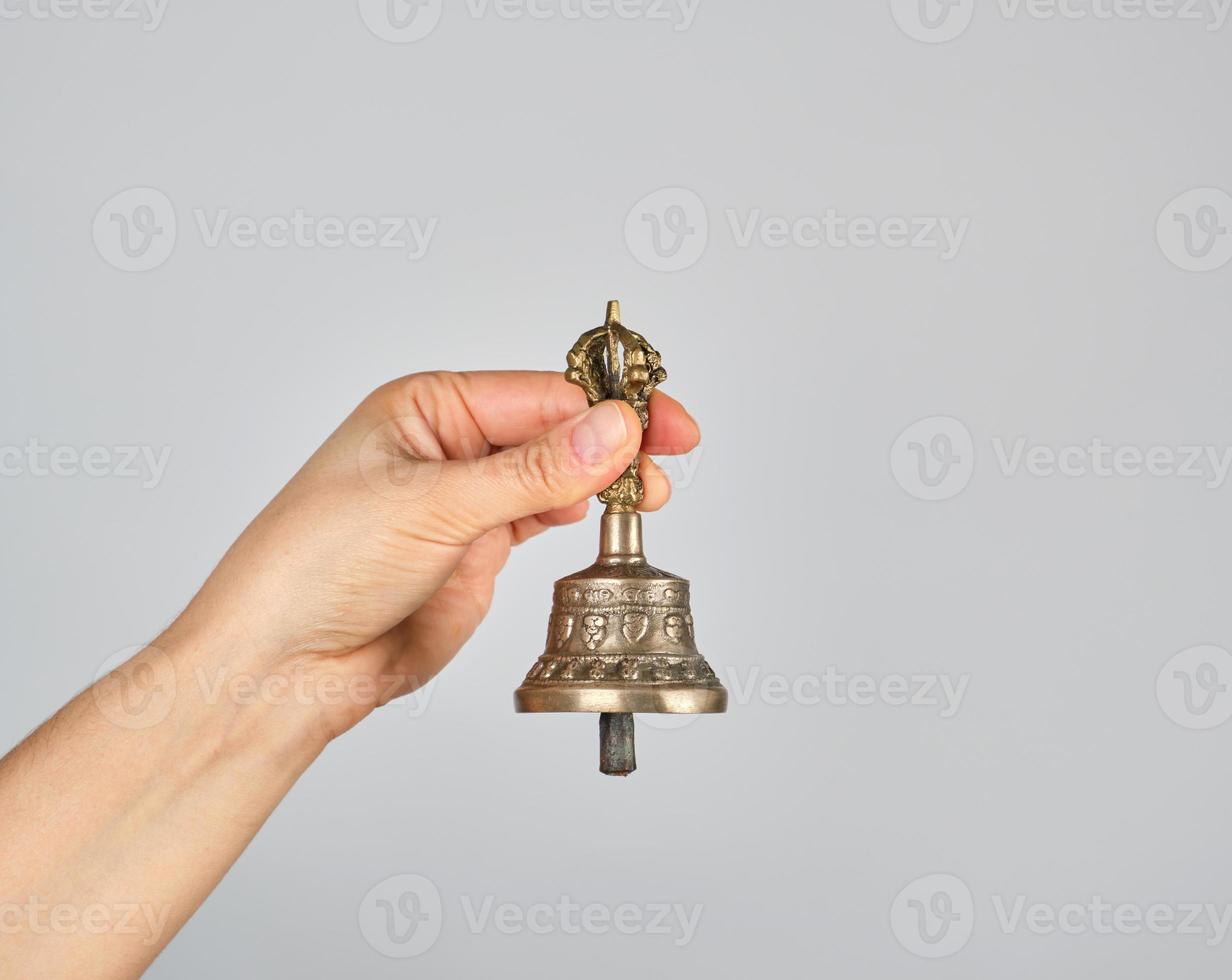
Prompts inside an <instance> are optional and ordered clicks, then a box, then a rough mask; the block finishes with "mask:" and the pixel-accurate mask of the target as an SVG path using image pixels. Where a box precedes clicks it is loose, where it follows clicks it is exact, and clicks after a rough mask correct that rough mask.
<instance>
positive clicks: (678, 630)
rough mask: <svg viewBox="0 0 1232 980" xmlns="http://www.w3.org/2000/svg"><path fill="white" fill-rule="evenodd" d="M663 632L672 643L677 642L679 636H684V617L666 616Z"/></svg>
mask: <svg viewBox="0 0 1232 980" xmlns="http://www.w3.org/2000/svg"><path fill="white" fill-rule="evenodd" d="M663 632H664V633H666V634H667V638H668V639H669V640H671V641H672V642H673V643H679V642H680V638H681V637H682V636H684V618H683V617H681V616H676V615H672V616H668V617H667V619H666V620H664V622H663Z"/></svg>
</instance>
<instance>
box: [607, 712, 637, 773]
mask: <svg viewBox="0 0 1232 980" xmlns="http://www.w3.org/2000/svg"><path fill="white" fill-rule="evenodd" d="M636 768H637V756H636V754H635V753H634V751H633V715H632V714H630V713H629V712H610V711H605V712H604V713H603V714H601V715H599V771H600V772H602V773H605V774H607V775H608V776H627V775H629V773H631V772H633V771H634V770H635V769H636Z"/></svg>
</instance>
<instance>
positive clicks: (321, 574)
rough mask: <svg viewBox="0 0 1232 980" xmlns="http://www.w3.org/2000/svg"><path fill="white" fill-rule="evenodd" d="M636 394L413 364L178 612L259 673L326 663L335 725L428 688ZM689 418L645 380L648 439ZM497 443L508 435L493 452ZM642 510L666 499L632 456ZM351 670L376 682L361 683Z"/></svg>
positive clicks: (353, 420)
mask: <svg viewBox="0 0 1232 980" xmlns="http://www.w3.org/2000/svg"><path fill="white" fill-rule="evenodd" d="M642 437H643V432H642V429H641V425H640V423H639V421H638V419H637V416H636V414H635V413H634V412H633V410H632V408H630V407H629V406H628V405H626V404H625V403H623V402H615V401H612V402H603V403H601V404H599V405H596V406H595V407H594V408H591V409H589V410H588V409H587V408H586V398H585V395H584V394H583V392H582V391H581V389H579V388H577V387H575V386H573V385H570V384H568V383H567V382H566V381H565V380H564V379H563V377H562V376H561V375H559V374H553V373H547V372H483V373H466V374H452V373H443V372H442V373H431V374H418V375H411V376H410V377H407V378H403V379H400V380H398V381H394V382H391V383H390V384H387V385H385V386H383V387H381V388H379V389H378V390H377V391H375V392H373V393H372V394H371V395H370V396H369V397H368V398H366V399H365V400H364V401H363V403H362V404H361V405H360V406H359V407H358V408H357V409H356V410H355V411H354V412H353V413H352V414H351V416H350V417H349V418H347V419H346V421H344V422H343V423H342V425H341V426H340V427H339V428H338V430H337V431H336V432H334V434H333V435H332V436H330V438H329V439H328V440H327V441H326V442H325V443H324V445H322V446H321V448H320V449H319V450H318V451H317V452H316V453H315V454H314V455H313V456H312V458H311V459H310V460H309V461H308V462H307V463H306V464H305V465H304V467H303V468H302V469H301V470H300V471H299V473H297V474H296V475H295V477H294V478H293V479H292V480H291V481H290V483H288V484H287V486H286V487H285V488H284V489H283V490H282V491H281V492H280V493H279V494H278V496H277V497H276V498H275V499H274V500H273V501H272V502H271V503H270V504H269V506H267V507H266V508H265V510H264V511H263V512H262V513H261V514H260V515H259V516H258V517H257V518H256V520H255V521H253V523H252V524H251V525H250V526H249V527H248V528H247V529H246V530H245V531H244V533H243V534H242V535H241V537H240V538H239V540H238V541H236V543H235V544H234V546H233V547H232V548H231V549H230V551H228V553H227V555H226V556H225V557H224V559H223V560H222V562H221V563H220V564H219V566H218V568H217V569H216V570H215V571H214V573H213V574H212V575H211V576H210V578H209V580H208V581H207V582H206V584H205V586H204V587H203V588H202V590H201V592H200V593H199V594H198V596H197V597H196V598H195V599H194V600H193V602H192V603H191V605H190V606H189V608H188V609H187V610H186V611H185V613H184V614H183V616H182V617H181V622H180V624H179V625H180V626H181V628H182V629H189V630H193V631H197V632H203V633H207V634H209V635H211V636H212V637H213V638H214V642H211V643H210V646H211V647H212V648H214V649H218V648H219V646H220V644H219V643H217V642H216V641H217V638H218V637H219V636H225V637H227V638H228V642H227V643H226V644H222V645H223V646H225V647H227V648H228V649H230V650H232V651H234V654H233V657H232V661H231V666H232V667H235V668H238V669H243V670H245V671H247V672H250V673H256V674H258V675H259V676H269V675H271V674H281V675H287V674H290V673H292V672H294V673H296V674H307V675H309V676H310V677H312V678H315V679H316V680H317V681H319V680H320V679H321V678H324V677H328V678H329V679H330V681H332V682H333V684H332V686H333V688H334V689H346V690H359V689H362V690H363V691H364V692H365V694H364V696H363V697H352V698H342V699H330V700H332V701H333V703H328V704H327V703H324V699H322V701H321V703H317V704H315V705H313V707H314V708H316V709H317V710H319V711H320V712H321V719H320V720H321V724H322V725H323V726H324V728H325V729H326V731H327V732H328V734H329V735H330V736H332V735H336V734H338V733H340V732H342V731H345V730H346V729H347V728H349V727H350V726H352V725H353V724H355V723H356V722H357V721H358V720H359V719H360V718H362V717H363V716H364V715H365V714H367V713H368V711H370V710H372V708H373V707H375V706H377V705H379V704H383V703H385V702H386V701H388V700H390V699H391V698H393V697H397V696H399V695H401V694H404V693H406V692H408V691H410V690H413V689H415V688H416V687H419V686H422V685H423V684H425V683H427V682H428V681H429V680H430V679H431V678H432V677H434V676H435V675H436V674H437V673H438V672H439V671H440V670H441V668H442V667H444V666H445V665H446V664H447V663H448V662H449V661H450V660H451V659H452V658H453V656H454V655H455V654H456V653H457V652H458V650H459V649H460V648H461V646H462V645H463V644H464V643H465V642H466V641H467V640H468V639H469V638H470V636H471V635H472V633H473V632H474V631H475V629H476V627H477V626H478V625H479V623H480V622H481V621H482V619H483V617H484V615H485V614H486V613H487V610H488V607H489V605H490V603H491V599H492V591H493V585H494V580H495V577H496V575H497V573H498V572H499V571H500V570H501V568H502V567H503V566H504V564H505V561H506V560H507V558H508V556H509V552H510V549H511V547H512V546H514V545H515V544H520V543H522V542H524V541H526V540H528V539H529V538H531V537H534V536H535V535H536V534H539V533H540V532H542V531H544V530H546V529H547V528H549V527H553V526H557V525H562V524H569V523H573V522H575V521H578V520H581V519H582V518H583V517H584V516H585V514H586V512H587V507H588V500H589V498H590V497H591V496H592V495H594V494H596V493H598V492H599V491H600V490H602V489H603V488H604V487H606V486H607V485H609V484H610V483H611V482H612V481H613V480H615V479H616V478H617V477H618V476H619V475H620V473H621V471H622V470H623V469H624V468H625V467H627V466H628V465H629V463H630V461H631V460H632V459H633V457H634V455H635V454H636V453H637V452H638V449H639V446H640V445H641V444H642ZM698 438H699V433H698V429H697V425H696V423H695V422H694V421H693V419H692V418H691V417H690V416H689V415H688V413H687V412H686V411H685V410H684V409H683V408H682V407H681V406H680V404H679V403H678V402H676V401H675V400H674V399H672V398H670V397H669V396H667V395H665V394H663V393H662V392H658V391H656V392H655V394H654V396H653V399H652V401H651V409H650V426H649V429H648V430H647V431H646V433H645V446H646V452H647V453H656V454H676V453H683V452H687V451H689V450H690V449H692V448H693V447H694V446H695V445H696V444H697V441H698ZM502 447H507V448H502ZM640 473H641V476H642V479H643V481H644V483H645V487H646V497H645V501H644V503H643V504H642V509H643V510H655V509H657V508H659V507H661V506H662V505H663V504H664V503H665V502H666V501H667V499H668V496H669V495H670V492H671V491H670V483H669V481H668V479H667V477H666V475H665V474H664V473H663V471H662V470H661V469H660V468H659V467H658V466H657V465H656V464H655V463H654V462H653V461H652V460H650V459H649V458H648V456H646V455H643V457H642V460H641V466H640ZM357 679H361V680H365V681H370V683H366V684H364V685H363V686H362V688H356V687H355V685H354V682H355V681H356V680H357Z"/></svg>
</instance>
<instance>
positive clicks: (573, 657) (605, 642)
mask: <svg viewBox="0 0 1232 980" xmlns="http://www.w3.org/2000/svg"><path fill="white" fill-rule="evenodd" d="M600 533H601V540H600V549H599V558H598V560H597V561H596V562H595V563H594V564H593V565H591V566H590V567H589V568H586V569H583V570H582V571H580V572H575V573H574V574H573V575H568V576H566V577H565V578H562V579H560V580H559V581H558V582H557V583H556V586H555V591H554V593H553V596H552V613H551V616H550V617H549V618H548V638H547V647H546V649H545V650H544V653H543V656H541V657H540V658H539V659H538V660H537V661H536V662H535V665H534V666H533V667H532V668H531V669H530V673H528V674H527V675H526V680H525V681H523V682H522V686H521V687H519V688H518V689H517V691H516V692H515V703H516V706H517V710H518V711H590V712H599V713H609V714H616V713H632V712H651V713H669V714H706V713H713V712H721V711H725V710H726V708H727V691H726V689H725V688H724V687H723V685H722V684H721V683H719V680H718V678H716V677H715V674H714V671H713V670H711V668H710V665H709V664H708V663H706V661H705V659H704V658H703V657H702V655H701V654H700V653H698V652H697V646H696V645H695V643H694V635H693V632H694V631H693V613H692V609H691V608H690V606H689V583H688V581H687V580H685V579H682V578H679V577H678V576H676V575H672V574H671V573H670V572H664V571H662V570H660V569H658V568H655V567H654V566H653V565H651V564H649V563H648V562H647V561H646V557H645V555H644V554H643V553H642V524H641V515H640V514H638V513H637V512H623V513H619V512H618V513H607V514H604V515H603V523H602V528H601V532H600Z"/></svg>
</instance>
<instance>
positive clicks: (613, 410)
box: [433, 401, 642, 541]
mask: <svg viewBox="0 0 1232 980" xmlns="http://www.w3.org/2000/svg"><path fill="white" fill-rule="evenodd" d="M641 442H642V426H641V422H640V420H639V419H638V417H637V413H636V412H634V411H633V409H632V407H631V406H629V405H628V404H627V403H626V402H622V401H605V402H600V403H599V404H598V405H595V406H594V407H593V408H590V409H587V410H586V411H585V412H582V413H581V414H580V415H576V416H574V417H573V418H571V419H569V420H568V421H567V422H562V423H561V424H560V425H558V426H557V427H556V428H554V429H552V430H550V431H548V432H545V433H544V434H543V435H541V436H539V437H538V438H537V439H533V440H532V441H530V442H528V443H526V444H525V445H521V446H515V447H514V448H512V449H505V450H503V451H501V452H499V453H495V454H493V455H491V456H486V457H484V458H483V459H478V460H469V461H461V460H459V461H456V462H451V463H446V464H445V465H444V469H443V472H442V473H441V479H440V481H439V482H438V483H437V487H436V489H437V491H438V492H439V494H440V497H439V498H438V499H439V504H440V505H439V507H436V508H433V510H434V511H435V512H436V513H437V514H439V515H441V520H442V521H443V523H444V524H445V525H446V526H444V527H441V528H439V529H438V530H439V531H440V532H442V533H443V534H445V535H446V536H449V537H455V538H458V537H460V538H461V539H462V540H464V541H473V540H475V539H476V538H478V537H479V536H480V535H482V534H484V533H485V532H487V531H490V530H492V529H493V528H495V527H499V526H500V525H502V524H508V523H509V522H511V521H515V520H518V519H519V518H522V517H529V516H531V515H532V514H542V513H543V512H544V511H549V510H555V509H556V508H558V507H568V506H569V505H570V504H575V503H577V502H578V501H579V500H585V499H586V498H587V497H589V496H591V495H593V494H596V493H598V492H599V491H600V490H602V489H604V488H605V487H607V486H609V485H610V484H611V483H612V482H613V481H614V480H615V479H616V478H617V477H618V476H620V474H621V472H622V471H623V470H624V469H625V468H626V467H627V466H628V465H629V464H630V463H631V462H632V461H633V457H634V456H636V455H637V452H638V449H639V448H640V446H641Z"/></svg>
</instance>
